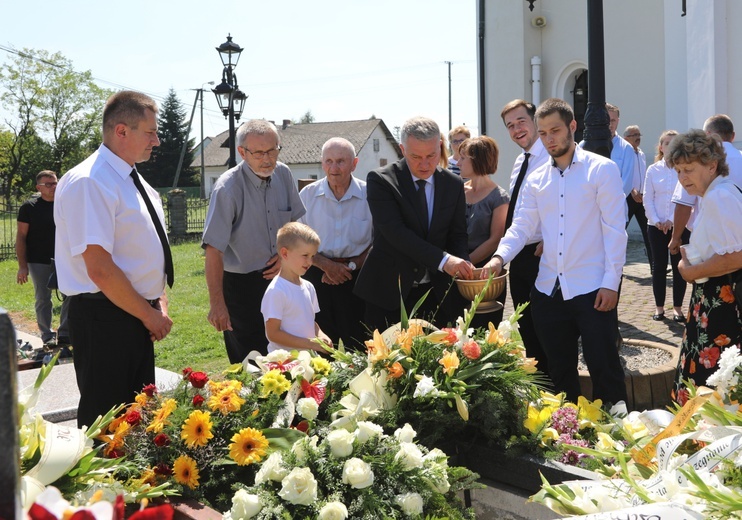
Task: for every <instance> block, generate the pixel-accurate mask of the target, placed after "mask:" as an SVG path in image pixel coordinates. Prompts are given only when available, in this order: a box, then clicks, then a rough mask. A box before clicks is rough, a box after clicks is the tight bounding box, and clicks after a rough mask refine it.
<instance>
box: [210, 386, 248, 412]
mask: <svg viewBox="0 0 742 520" xmlns="http://www.w3.org/2000/svg"><path fill="white" fill-rule="evenodd" d="M207 404H208V405H209V408H211V409H212V410H213V411H215V412H216V411H219V412H221V413H222V415H227V414H228V413H229V412H236V411H238V410H239V409H240V408H242V405H243V404H245V400H244V399H243V398H242V397H240V396H239V394H238V393H237V392H234V391H232V390H231V389H230V388H225V389H224V390H222V391H221V392H219V393H217V394H212V395H211V397H209V400H208V401H207Z"/></svg>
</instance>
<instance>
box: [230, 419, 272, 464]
mask: <svg viewBox="0 0 742 520" xmlns="http://www.w3.org/2000/svg"><path fill="white" fill-rule="evenodd" d="M230 440H231V441H232V443H231V444H230V445H229V456H230V457H232V460H234V461H235V462H236V463H237V464H239V465H240V466H247V465H248V464H253V463H255V462H260V461H261V460H262V459H263V457H265V454H266V449H267V448H268V439H266V438H265V436H264V435H263V433H262V432H261V431H260V430H256V429H255V428H242V429H241V430H240V431H239V432H238V433H235V434H234V435H233V436H232V438H231V439H230Z"/></svg>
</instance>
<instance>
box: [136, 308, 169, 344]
mask: <svg viewBox="0 0 742 520" xmlns="http://www.w3.org/2000/svg"><path fill="white" fill-rule="evenodd" d="M142 323H144V326H145V327H146V328H147V330H148V331H149V338H150V339H151V340H152V341H160V340H161V339H164V338H165V336H167V335H168V334H169V333H170V329H171V328H172V327H173V320H171V319H170V316H168V315H167V313H165V312H163V311H162V310H160V309H155V308H152V312H151V313H149V314H148V315H147V317H146V318H145V319H144V320H142Z"/></svg>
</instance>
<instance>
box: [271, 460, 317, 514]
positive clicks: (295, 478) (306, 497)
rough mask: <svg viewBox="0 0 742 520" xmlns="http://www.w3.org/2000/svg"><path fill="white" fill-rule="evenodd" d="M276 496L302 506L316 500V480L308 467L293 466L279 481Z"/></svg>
mask: <svg viewBox="0 0 742 520" xmlns="http://www.w3.org/2000/svg"><path fill="white" fill-rule="evenodd" d="M278 496H279V497H281V498H282V499H284V500H285V501H286V502H290V503H292V504H298V505H302V506H308V505H311V504H312V503H313V502H315V501H316V500H317V481H316V480H315V479H314V475H312V471H311V470H310V469H309V468H294V469H292V470H291V473H289V474H288V475H286V477H285V478H284V479H283V481H282V482H281V491H279V492H278Z"/></svg>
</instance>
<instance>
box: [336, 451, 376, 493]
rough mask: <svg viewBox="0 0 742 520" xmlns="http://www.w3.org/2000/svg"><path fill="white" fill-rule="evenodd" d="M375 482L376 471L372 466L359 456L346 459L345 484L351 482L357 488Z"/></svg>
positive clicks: (344, 469)
mask: <svg viewBox="0 0 742 520" xmlns="http://www.w3.org/2000/svg"><path fill="white" fill-rule="evenodd" d="M373 483H374V472H373V471H372V470H371V466H369V465H368V464H367V463H365V462H364V461H362V460H361V459H358V458H355V457H354V458H352V459H348V460H346V461H345V465H344V466H343V484H350V486H351V487H354V488H356V489H363V488H367V487H368V486H370V485H371V484H373Z"/></svg>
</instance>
